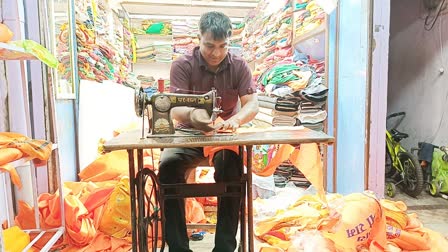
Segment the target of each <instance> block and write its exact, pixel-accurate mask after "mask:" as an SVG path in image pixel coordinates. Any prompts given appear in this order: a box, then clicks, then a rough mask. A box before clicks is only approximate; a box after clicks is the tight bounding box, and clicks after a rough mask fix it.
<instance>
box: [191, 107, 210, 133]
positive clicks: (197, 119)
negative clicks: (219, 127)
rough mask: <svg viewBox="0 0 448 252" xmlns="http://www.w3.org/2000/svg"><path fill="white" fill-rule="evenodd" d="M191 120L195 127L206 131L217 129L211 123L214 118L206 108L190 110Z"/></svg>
mask: <svg viewBox="0 0 448 252" xmlns="http://www.w3.org/2000/svg"><path fill="white" fill-rule="evenodd" d="M190 122H191V126H193V128H195V129H198V130H202V131H204V132H210V131H213V130H215V129H214V128H213V127H211V126H210V125H209V124H210V123H211V122H212V118H211V117H210V115H209V114H208V113H207V110H205V109H193V110H192V111H191V112H190Z"/></svg>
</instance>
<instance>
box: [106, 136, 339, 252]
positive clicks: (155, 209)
mask: <svg viewBox="0 0 448 252" xmlns="http://www.w3.org/2000/svg"><path fill="white" fill-rule="evenodd" d="M273 129H274V128H273ZM333 142H334V138H333V137H331V136H328V135H326V134H325V133H322V132H317V131H313V130H309V129H306V128H301V129H299V130H296V129H291V128H285V129H274V130H272V131H270V130H265V131H257V132H247V133H239V134H224V135H219V134H217V135H211V136H196V135H177V133H176V135H173V136H171V137H169V136H165V137H150V138H144V139H142V138H141V131H130V132H125V133H122V134H120V135H119V136H117V137H115V138H113V139H111V140H109V141H107V142H106V143H105V144H104V148H105V150H106V151H115V150H127V151H128V156H129V177H130V188H131V190H130V197H131V222H132V223H131V225H132V251H140V252H143V251H144V252H146V251H149V250H148V240H147V237H148V225H151V230H152V232H153V237H157V236H158V228H157V227H158V221H162V248H161V251H162V250H163V248H164V234H163V229H164V228H163V223H164V222H163V216H162V212H163V200H162V201H160V202H158V201H159V199H160V198H162V199H165V198H186V197H206V196H229V197H241V201H242V203H241V214H240V218H241V219H240V227H241V241H240V248H241V249H242V251H246V238H248V241H249V243H248V249H249V251H250V252H254V241H253V215H252V147H253V146H254V145H263V144H291V145H298V144H301V143H329V144H331V143H333ZM229 145H233V146H235V145H237V146H239V150H240V155H241V153H243V151H242V150H244V149H243V148H244V147H245V148H246V152H247V155H246V168H247V169H246V171H245V172H244V169H242V170H243V176H242V181H241V183H239V184H238V185H235V183H233V184H232V185H229V183H210V184H178V185H175V186H174V187H173V186H172V187H171V188H178V189H181V190H178V191H181V193H180V194H179V192H177V193H178V195H170V194H169V193H165V191H164V190H159V189H157V188H155V187H153V188H155V189H154V192H151V195H149V197H148V193H147V192H145V186H144V184H146V180H147V179H148V178H151V179H152V182H153V184H156V185H157V186H158V187H160V186H162V188H164V186H166V185H160V184H159V182H158V179H157V177H156V176H155V174H154V172H153V171H151V170H150V169H144V168H143V149H155V148H161V149H163V148H174V147H205V146H229ZM134 150H136V151H134ZM135 154H136V155H137V157H136V158H135ZM135 159H137V174H136V173H135V171H136V169H135V168H136V167H135ZM241 165H243V163H242V164H241ZM134 174H135V175H134ZM142 181H143V183H142ZM229 186H233V187H235V186H240V188H241V190H240V192H237V195H235V192H233V193H232V192H227V188H228V187H229ZM246 192H247V193H246ZM145 196H146V197H145ZM136 197H137V201H136ZM151 197H154V198H156V200H155V201H156V204H155V205H153V206H150V204H149V203H148V202H150V201H151V200H150V198H151ZM145 202H146V206H145ZM157 202H158V203H157ZM246 202H247V210H248V211H247V218H248V220H247V222H246V220H245V207H246ZM158 204H159V205H158ZM137 209H138V211H137ZM145 215H146V216H145ZM246 225H247V235H246ZM152 250H153V251H157V238H155V239H153V242H152Z"/></svg>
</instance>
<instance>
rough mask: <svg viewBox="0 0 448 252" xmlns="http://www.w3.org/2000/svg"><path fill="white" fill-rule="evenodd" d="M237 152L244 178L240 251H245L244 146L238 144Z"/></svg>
mask: <svg viewBox="0 0 448 252" xmlns="http://www.w3.org/2000/svg"><path fill="white" fill-rule="evenodd" d="M239 153H240V157H241V173H242V180H244V182H245V183H244V186H243V187H242V188H241V210H240V212H241V221H240V223H241V224H240V225H241V228H240V230H241V231H240V232H241V234H240V235H241V237H240V243H241V244H240V248H241V250H240V252H246V246H247V236H246V227H247V223H246V186H247V174H246V173H245V172H244V146H239Z"/></svg>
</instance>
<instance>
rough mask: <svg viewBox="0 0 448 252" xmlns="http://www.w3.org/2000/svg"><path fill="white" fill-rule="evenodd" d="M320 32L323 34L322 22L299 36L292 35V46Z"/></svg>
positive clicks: (318, 34) (312, 37) (314, 36)
mask: <svg viewBox="0 0 448 252" xmlns="http://www.w3.org/2000/svg"><path fill="white" fill-rule="evenodd" d="M322 34H323V35H325V25H324V24H322V25H320V26H318V27H317V28H315V29H313V30H311V31H308V32H305V33H304V34H302V35H300V36H296V37H294V38H293V42H292V44H293V45H294V46H296V45H298V44H300V43H303V42H305V41H307V40H309V39H314V38H316V37H318V36H320V35H322Z"/></svg>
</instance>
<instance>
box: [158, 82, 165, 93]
mask: <svg viewBox="0 0 448 252" xmlns="http://www.w3.org/2000/svg"><path fill="white" fill-rule="evenodd" d="M157 89H158V90H159V92H160V93H163V91H165V80H164V79H158V80H157Z"/></svg>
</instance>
